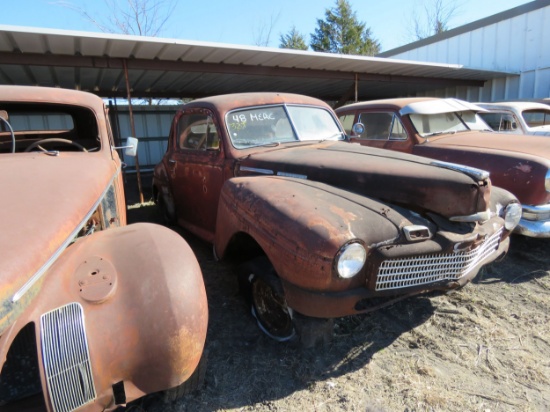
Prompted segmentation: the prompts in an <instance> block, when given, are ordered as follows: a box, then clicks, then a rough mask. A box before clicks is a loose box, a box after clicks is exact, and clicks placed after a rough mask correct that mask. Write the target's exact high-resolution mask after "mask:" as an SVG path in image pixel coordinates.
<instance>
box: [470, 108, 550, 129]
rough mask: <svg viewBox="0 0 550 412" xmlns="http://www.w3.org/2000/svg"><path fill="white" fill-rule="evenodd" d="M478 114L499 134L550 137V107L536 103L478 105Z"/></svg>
mask: <svg viewBox="0 0 550 412" xmlns="http://www.w3.org/2000/svg"><path fill="white" fill-rule="evenodd" d="M476 104H477V105H478V106H480V107H482V108H484V109H485V110H487V112H485V113H484V112H481V113H478V114H479V115H480V116H481V117H482V118H483V120H485V122H487V124H488V125H489V126H491V128H492V129H493V130H495V131H497V132H505V133H514V134H534V135H539V136H550V106H549V105H547V104H544V103H535V102H502V103H476Z"/></svg>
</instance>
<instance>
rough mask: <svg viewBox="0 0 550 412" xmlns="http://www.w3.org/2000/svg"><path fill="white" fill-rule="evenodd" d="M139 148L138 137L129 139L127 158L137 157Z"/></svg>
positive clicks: (125, 152) (127, 142)
mask: <svg viewBox="0 0 550 412" xmlns="http://www.w3.org/2000/svg"><path fill="white" fill-rule="evenodd" d="M137 148H138V139H137V138H136V137H128V139H126V147H125V149H126V150H125V151H124V154H125V155H126V156H131V157H136V154H137Z"/></svg>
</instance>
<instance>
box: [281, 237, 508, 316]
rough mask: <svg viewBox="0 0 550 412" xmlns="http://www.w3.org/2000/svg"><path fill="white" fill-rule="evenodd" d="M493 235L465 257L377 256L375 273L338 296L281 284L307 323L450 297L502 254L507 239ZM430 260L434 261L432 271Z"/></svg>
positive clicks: (436, 255) (293, 306)
mask: <svg viewBox="0 0 550 412" xmlns="http://www.w3.org/2000/svg"><path fill="white" fill-rule="evenodd" d="M501 239H502V232H501V231H498V232H497V233H494V234H493V235H492V236H490V237H489V238H488V239H487V240H486V241H485V242H484V243H482V244H480V245H479V246H478V247H476V248H474V249H471V250H468V251H464V252H461V251H457V252H453V253H452V254H450V253H436V254H431V255H426V256H425V255H422V254H418V255H414V256H411V257H408V258H403V257H398V256H395V257H394V258H392V257H391V256H389V255H386V256H384V257H382V256H380V258H381V259H380V261H379V262H378V263H376V264H375V266H378V269H376V271H375V272H374V273H373V274H372V276H370V277H369V278H368V279H367V281H366V283H365V286H362V287H358V288H354V289H351V290H346V291H340V292H327V291H325V292H321V291H312V290H306V289H302V288H300V287H297V286H296V285H293V284H291V283H288V282H285V281H283V286H284V290H285V297H286V300H287V303H288V306H290V307H291V308H292V309H293V310H295V311H297V312H299V313H301V314H303V315H306V316H312V317H319V318H336V317H342V316H349V315H355V314H361V313H366V312H371V311H373V310H377V309H380V308H382V307H384V306H388V305H389V304H392V303H394V302H396V301H398V300H401V299H404V298H406V297H409V296H413V295H418V294H421V293H427V292H431V291H449V290H453V289H458V288H460V287H462V286H464V285H466V284H467V283H469V282H470V281H471V280H472V279H473V278H474V277H475V276H476V275H477V273H478V272H479V270H480V269H481V267H482V266H484V265H485V264H487V263H490V262H492V261H494V260H496V259H497V258H498V257H500V256H501V255H503V254H505V253H506V252H507V250H508V248H509V244H510V239H509V237H507V236H506V237H505V238H504V239H502V240H501ZM434 260H435V261H439V262H437V263H436V264H435V265H434Z"/></svg>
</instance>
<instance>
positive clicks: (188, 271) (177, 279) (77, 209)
mask: <svg viewBox="0 0 550 412" xmlns="http://www.w3.org/2000/svg"><path fill="white" fill-rule="evenodd" d="M0 110H1V111H3V112H2V113H1V115H2V119H3V120H2V121H1V123H2V125H1V126H0V127H1V128H0V169H1V171H2V172H1V173H0V187H1V188H2V206H1V208H0V210H1V213H0V228H1V232H0V367H1V369H0V370H1V374H0V405H1V406H0V409H2V410H18V402H21V399H23V398H25V397H28V396H29V395H35V398H36V394H37V393H40V392H43V397H44V402H42V404H43V405H42V407H43V406H44V405H45V407H46V408H47V409H48V410H50V411H56V412H59V411H70V410H78V411H104V410H112V409H115V408H116V407H117V405H120V404H125V403H127V402H130V401H132V400H134V399H136V398H139V397H141V396H143V395H144V394H147V393H152V392H157V391H164V390H168V389H171V388H174V387H178V386H179V388H178V390H179V389H181V387H182V386H180V385H182V384H183V386H185V384H186V382H187V380H188V378H189V377H190V376H192V374H193V373H194V371H195V370H196V369H197V365H198V364H199V360H200V359H201V354H202V351H203V345H204V340H205V335H206V327H207V321H208V309H207V304H206V294H205V289H204V284H203V280H202V275H201V271H200V268H199V266H198V263H197V260H196V258H195V256H194V254H193V253H192V251H191V249H190V248H189V246H188V245H187V243H186V242H185V241H184V240H183V239H182V238H181V237H180V236H178V235H177V234H176V233H174V232H173V231H171V230H169V229H167V228H165V227H163V226H160V225H152V224H135V225H129V226H126V209H125V200H124V193H123V187H122V176H121V162H120V159H119V155H118V154H117V152H116V150H114V149H113V137H112V135H111V129H110V127H109V124H108V118H107V112H106V108H105V106H104V104H103V101H102V100H101V99H100V98H98V97H96V96H94V95H91V94H87V93H83V92H77V91H70V90H62V89H49V88H38V87H13V86H5V87H4V86H3V87H0ZM59 139H63V140H59ZM40 148H42V149H40ZM35 150H36V151H35ZM38 399H40V397H38Z"/></svg>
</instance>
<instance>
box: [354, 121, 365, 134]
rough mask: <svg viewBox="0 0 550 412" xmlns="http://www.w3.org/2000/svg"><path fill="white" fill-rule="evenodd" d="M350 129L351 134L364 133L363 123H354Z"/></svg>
mask: <svg viewBox="0 0 550 412" xmlns="http://www.w3.org/2000/svg"><path fill="white" fill-rule="evenodd" d="M351 131H352V132H353V134H355V135H357V136H361V135H362V134H363V133H365V125H364V124H363V123H355V124H354V125H353V127H352V128H351Z"/></svg>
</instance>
